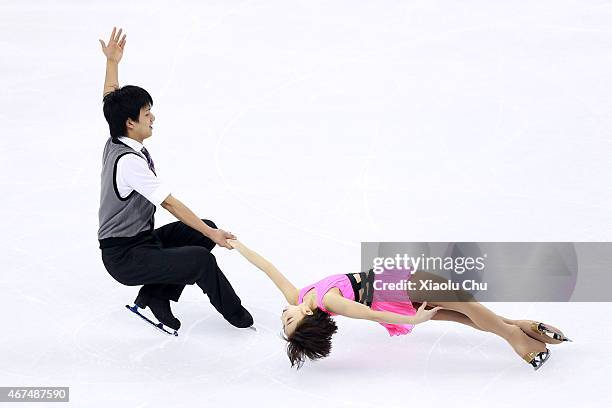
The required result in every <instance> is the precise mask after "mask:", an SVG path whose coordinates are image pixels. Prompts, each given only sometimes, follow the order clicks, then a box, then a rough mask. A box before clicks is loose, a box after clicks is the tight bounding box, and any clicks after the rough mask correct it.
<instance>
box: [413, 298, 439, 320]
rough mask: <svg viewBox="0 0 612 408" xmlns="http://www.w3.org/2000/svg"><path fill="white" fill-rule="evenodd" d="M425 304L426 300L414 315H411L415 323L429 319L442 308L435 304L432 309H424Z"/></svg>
mask: <svg viewBox="0 0 612 408" xmlns="http://www.w3.org/2000/svg"><path fill="white" fill-rule="evenodd" d="M425 306H427V302H423V304H422V305H421V307H419V309H418V310H417V313H416V315H414V316H413V318H414V319H415V320H416V324H418V323H423V322H426V321H428V320H431V319H432V318H433V317H434V316H435V314H436V313H437V312H438V310H440V309H444V308H443V307H440V306H436V307H434V308H433V309H429V310H426V309H425Z"/></svg>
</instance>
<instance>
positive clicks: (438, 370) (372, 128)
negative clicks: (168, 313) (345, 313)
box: [0, 0, 612, 408]
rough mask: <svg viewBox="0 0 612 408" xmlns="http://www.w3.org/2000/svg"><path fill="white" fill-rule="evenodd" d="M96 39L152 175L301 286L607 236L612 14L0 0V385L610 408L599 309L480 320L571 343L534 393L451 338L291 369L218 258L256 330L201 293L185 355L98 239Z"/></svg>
mask: <svg viewBox="0 0 612 408" xmlns="http://www.w3.org/2000/svg"><path fill="white" fill-rule="evenodd" d="M113 25H117V26H121V27H123V28H124V29H125V30H126V31H127V33H128V38H127V46H126V50H125V54H124V57H123V60H122V62H121V66H120V82H121V84H135V85H140V86H142V87H144V88H146V89H147V90H149V91H150V92H151V94H152V95H153V99H154V107H153V112H154V113H155V115H156V116H157V120H156V122H155V129H154V135H153V137H152V138H151V139H149V140H147V141H146V143H145V144H146V145H147V147H148V149H149V151H150V152H151V154H152V156H153V158H154V160H155V163H156V167H157V169H158V174H160V177H161V178H162V179H164V181H166V182H167V183H168V184H170V185H171V186H172V192H173V194H174V195H175V196H176V197H178V198H179V199H181V200H182V201H184V202H185V203H186V204H187V205H188V206H189V207H191V208H192V209H193V210H195V212H196V213H197V214H198V215H200V216H201V217H205V218H210V219H212V220H214V221H215V222H216V223H217V224H218V225H219V226H221V227H222V228H225V229H228V230H230V231H233V232H235V233H236V234H237V235H238V236H239V237H240V238H241V239H242V240H243V241H244V242H245V243H247V244H249V245H250V246H252V247H253V248H254V249H256V250H257V251H259V252H261V253H262V254H263V255H265V256H267V257H268V258H269V259H270V260H271V261H272V262H274V263H275V264H276V265H277V266H278V267H279V269H281V270H282V271H283V272H285V273H286V275H288V277H290V279H292V280H293V281H294V283H295V284H296V285H298V286H302V285H305V284H307V283H310V282H312V281H315V280H317V279H319V278H321V277H323V276H325V275H328V274H333V273H348V272H354V271H358V270H359V268H360V264H359V263H360V257H359V253H360V242H361V241H419V242H420V241H425V242H427V241H609V240H610V238H611V237H612V234H611V231H612V229H611V227H612V212H611V211H610V208H611V207H612V189H611V188H610V184H611V183H610V176H611V175H612V159H611V155H610V152H611V150H612V142H611V137H610V132H611V129H612V126H611V125H612V123H611V122H612V121H611V116H610V108H611V107H612V106H611V100H612V76H610V72H612V53H611V51H612V50H611V48H612V35H611V34H612V29H611V27H612V2H609V1H565V0H562V1H548V0H547V1H544V0H543V1H537V2H531V1H506V2H501V1H500V2H491V1H462V2H454V1H405V2H403V1H376V2H373V1H372V2H366V1H330V2H323V1H279V0H277V1H259V2H257V1H202V2H196V1H193V2H187V1H148V2H129V3H128V4H126V3H125V2H119V1H113V0H109V1H87V2H86V1H56V2H46V1H27V2H21V1H7V0H4V1H0V27H1V35H0V50H1V54H2V63H1V64H0V87H1V88H2V93H1V94H0V106H1V109H0V127H1V137H2V141H3V143H2V149H1V150H0V170H1V171H0V186H1V187H2V189H3V191H4V194H3V199H2V204H1V205H2V207H1V209H2V211H0V222H1V225H2V234H1V235H0V243H1V245H2V251H0V266H1V268H0V270H1V275H0V316H1V320H2V324H3V327H4V330H3V334H2V336H0V386H69V387H70V401H71V402H70V403H69V404H67V405H69V406H74V407H111V406H114V407H141V408H142V407H192V406H201V407H213V406H232V407H234V406H235V407H247V406H248V407H251V406H287V407H313V406H335V407H374V406H376V407H406V406H411V407H416V406H421V407H422V406H427V407H444V406H453V407H454V406H469V407H472V408H475V407H516V406H536V405H537V406H542V405H546V406H557V407H559V406H564V407H575V406H588V407H609V406H611V405H612V397H611V396H610V392H609V376H610V372H611V369H612V354H611V352H610V347H611V346H612V340H610V337H608V334H607V332H608V330H609V328H610V312H612V306H611V304H610V303H554V304H553V303H504V304H499V303H497V304H488V306H490V307H491V308H492V309H493V310H494V311H496V312H497V313H498V314H502V315H505V316H508V317H511V318H530V319H538V320H543V321H546V322H549V323H551V324H554V325H556V326H558V327H560V328H562V329H563V330H564V331H565V333H566V334H567V335H568V336H570V337H572V338H573V339H574V340H575V342H574V343H570V344H563V345H558V346H551V350H552V357H551V359H550V361H549V362H548V363H547V364H546V365H545V366H544V367H543V368H542V369H541V370H540V371H538V372H536V373H534V372H533V370H532V369H531V368H530V367H529V366H527V365H526V364H525V363H524V362H522V361H521V360H520V359H519V358H518V357H517V356H516V355H515V354H514V352H513V351H512V350H511V348H510V347H509V346H508V345H507V344H506V343H505V342H504V341H503V340H501V339H499V338H497V337H495V336H493V335H491V334H488V333H483V332H478V331H475V330H473V329H470V328H467V327H465V326H460V325H457V324H453V323H447V322H429V323H425V324H422V325H419V326H417V327H416V328H415V330H414V332H413V333H412V334H411V335H409V336H403V337H396V338H389V337H388V335H387V334H386V332H385V330H384V329H383V328H381V327H380V326H379V325H377V324H375V323H371V322H364V321H349V320H348V319H343V318H338V319H337V322H338V325H339V327H340V330H339V333H338V334H337V335H336V336H335V342H334V348H333V351H332V354H331V356H330V357H329V358H327V359H325V360H323V361H320V362H317V363H312V364H306V365H305V367H304V368H303V369H302V370H300V371H299V372H296V371H295V370H291V369H290V367H289V364H288V360H287V357H286V356H285V355H284V351H283V343H284V342H283V340H282V339H281V338H280V328H281V327H280V322H279V316H280V310H281V308H282V307H283V302H282V298H281V296H280V295H279V294H277V293H276V291H275V289H274V287H273V285H272V284H271V283H269V282H268V281H267V280H266V278H265V276H264V275H263V274H262V273H261V272H259V271H257V270H255V269H254V268H253V267H251V266H250V265H249V264H247V263H246V261H245V260H244V259H242V258H241V257H239V255H238V254H237V253H234V252H230V251H227V250H220V249H216V250H215V252H214V253H215V254H216V256H217V259H218V261H219V264H220V265H221V267H222V269H223V270H224V271H225V272H226V274H227V276H228V277H229V279H230V280H231V282H232V283H233V285H234V287H235V288H236V290H237V292H238V293H239V294H240V296H241V298H242V300H243V303H244V304H245V305H246V306H247V308H249V309H250V311H251V312H252V313H253V315H254V317H255V320H256V327H257V332H254V331H251V330H242V331H241V330H238V329H234V328H233V327H231V326H229V325H228V324H227V323H226V322H225V321H224V320H223V319H222V318H221V317H220V316H219V315H218V314H217V313H216V312H215V311H214V310H213V308H212V307H211V306H210V304H209V303H208V300H207V298H206V297H205V296H203V295H202V294H201V291H200V290H199V288H197V287H188V288H187V289H186V290H185V292H184V294H183V297H182V298H181V301H180V302H179V303H178V304H176V305H175V306H174V311H175V313H176V315H177V316H178V317H179V318H180V319H181V320H182V322H183V328H182V329H181V334H180V336H179V337H178V338H171V337H165V336H164V335H162V334H161V333H158V332H156V331H154V330H153V329H152V328H150V327H149V326H146V325H145V324H143V323H141V322H140V321H139V320H137V318H136V317H134V316H132V315H131V314H129V313H128V312H127V311H126V310H125V308H124V305H125V304H126V303H128V302H131V301H132V300H133V298H134V297H135V294H136V289H135V288H129V287H124V286H121V285H120V284H118V283H117V282H115V281H114V280H113V279H112V278H111V277H110V275H108V273H107V272H106V271H105V269H104V266H103V265H102V262H101V259H100V251H99V249H98V247H97V237H96V231H97V227H98V220H97V210H98V200H99V173H100V169H101V152H102V147H103V145H104V142H105V139H106V137H107V135H108V128H107V126H106V123H105V121H104V118H103V115H102V105H101V93H102V84H103V76H104V64H105V61H104V57H103V55H102V52H101V50H100V45H99V43H98V41H97V40H98V38H102V39H104V40H106V39H107V38H108V35H109V32H110V29H111V28H112V26H113ZM171 221H173V219H172V216H171V215H170V214H169V213H167V212H165V211H164V210H163V209H161V208H160V209H159V210H158V216H157V225H158V226H160V225H163V224H165V223H168V222H171ZM605 267H609V266H605ZM7 405H8V404H7ZM28 405H31V406H34V407H40V406H43V405H44V404H25V403H24V404H22V405H19V406H20V407H22V406H23V407H25V406H28ZM53 406H63V405H62V404H54V405H53Z"/></svg>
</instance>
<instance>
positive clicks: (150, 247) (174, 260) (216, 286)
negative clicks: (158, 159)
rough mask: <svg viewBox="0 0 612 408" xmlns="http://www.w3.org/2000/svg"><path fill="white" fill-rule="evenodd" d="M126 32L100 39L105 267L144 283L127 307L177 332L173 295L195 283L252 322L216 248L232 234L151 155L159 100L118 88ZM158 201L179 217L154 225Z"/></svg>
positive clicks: (220, 307)
mask: <svg viewBox="0 0 612 408" xmlns="http://www.w3.org/2000/svg"><path fill="white" fill-rule="evenodd" d="M121 32H122V30H121V29H120V30H119V31H118V32H117V31H116V29H115V28H113V31H112V33H111V36H110V39H109V40H108V44H105V43H104V41H102V40H100V44H101V45H102V52H103V53H104V55H105V56H106V76H105V81H104V93H103V95H104V108H103V111H104V117H105V118H106V121H107V122H108V126H109V129H110V138H109V139H108V140H107V141H106V145H105V146H104V153H103V162H102V183H101V191H100V210H99V214H98V216H99V221H100V228H99V230H98V240H99V241H100V249H101V250H102V261H103V262H104V266H105V267H106V269H107V271H108V272H109V273H110V275H111V276H112V277H113V278H114V279H116V280H117V281H118V282H120V283H122V284H124V285H130V286H132V285H143V286H142V288H141V289H140V291H139V293H138V296H137V298H136V300H135V306H133V307H129V306H128V308H129V309H130V310H132V311H133V312H135V313H137V314H139V315H141V314H140V312H139V311H138V308H141V309H145V308H146V307H148V308H149V309H150V311H151V312H152V313H153V315H154V316H155V318H157V320H159V322H160V323H161V324H163V325H164V326H167V327H169V328H171V329H174V333H173V334H175V335H177V332H176V331H177V330H178V329H179V327H180V325H181V323H180V321H179V320H178V319H177V318H176V317H174V315H173V314H172V311H171V309H170V300H173V301H175V302H176V301H178V299H179V297H180V295H181V292H182V291H183V288H184V287H185V285H186V284H193V283H196V284H197V285H198V286H199V287H200V288H202V290H203V291H204V293H206V294H207V295H208V297H209V298H210V302H211V303H212V305H213V306H214V307H215V308H216V309H217V311H218V312H219V313H221V315H222V316H223V317H224V318H225V319H226V320H227V321H228V322H229V323H231V324H232V325H234V326H236V327H240V328H245V327H249V326H251V325H252V324H253V318H252V317H251V315H250V313H249V312H248V311H247V310H246V309H245V308H244V307H243V306H242V305H241V302H240V298H239V297H238V296H237V295H236V293H235V292H234V289H233V288H232V286H231V284H230V283H229V281H228V280H227V279H226V277H225V275H224V274H223V272H221V270H220V269H219V267H218V265H217V262H216V260H215V257H214V255H212V254H211V252H210V251H211V250H212V249H213V247H214V246H215V244H217V245H220V246H222V247H225V248H228V249H231V246H230V245H229V243H228V242H227V239H234V238H235V237H234V235H232V234H231V233H228V232H226V231H223V230H222V229H217V226H216V225H215V224H214V223H213V222H212V221H209V220H201V219H200V218H198V217H197V216H196V215H195V214H194V213H193V212H192V211H191V210H190V209H189V208H187V206H185V205H184V204H183V203H181V202H180V201H179V200H178V199H176V198H175V197H173V196H172V195H171V194H170V190H169V188H168V186H166V185H165V184H164V183H162V182H161V181H160V180H159V179H158V178H157V175H156V171H155V165H154V163H153V159H152V158H151V155H150V154H149V152H148V151H147V149H146V148H145V147H144V146H143V141H144V140H145V139H147V138H149V137H151V134H152V132H153V122H154V121H155V116H154V115H153V113H152V112H151V107H152V106H153V99H152V98H151V95H149V93H148V92H147V91H145V90H144V89H142V88H140V87H137V86H131V85H127V86H124V87H121V88H120V87H119V78H118V76H119V74H118V66H119V61H121V57H122V56H123V50H124V47H125V43H126V36H125V34H124V35H123V37H122V36H121ZM157 205H161V206H162V207H163V208H165V209H166V210H168V211H170V212H171V213H172V214H173V215H174V216H175V217H176V218H177V219H179V220H180V221H178V222H174V223H171V224H168V225H164V226H163V227H161V228H157V229H154V213H155V210H156V206H157ZM141 316H143V315H141ZM143 317H144V316H143ZM145 320H147V321H149V323H152V324H154V325H156V326H157V327H159V328H160V329H162V330H164V331H166V332H167V333H170V332H168V331H167V330H166V329H164V327H163V326H161V325H159V324H156V323H154V322H152V321H151V320H150V319H147V318H145Z"/></svg>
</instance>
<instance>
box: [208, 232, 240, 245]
mask: <svg viewBox="0 0 612 408" xmlns="http://www.w3.org/2000/svg"><path fill="white" fill-rule="evenodd" d="M208 238H210V239H212V240H213V241H214V243H215V244H217V245H219V246H222V247H224V248H227V249H232V246H231V245H230V243H229V242H227V240H228V239H236V236H235V235H234V234H232V233H231V232H227V231H223V230H222V229H213V230H212V231H211V232H210V233H209V235H208Z"/></svg>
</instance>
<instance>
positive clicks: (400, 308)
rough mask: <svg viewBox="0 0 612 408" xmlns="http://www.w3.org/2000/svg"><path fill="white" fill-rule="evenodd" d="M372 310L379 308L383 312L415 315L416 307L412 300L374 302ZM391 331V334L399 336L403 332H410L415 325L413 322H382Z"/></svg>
mask: <svg viewBox="0 0 612 408" xmlns="http://www.w3.org/2000/svg"><path fill="white" fill-rule="evenodd" d="M370 308H371V309H372V310H378V311H381V312H393V313H397V314H401V315H405V316H414V315H415V314H416V312H417V311H416V309H415V308H414V307H413V306H412V303H411V302H410V300H408V301H407V302H373V303H372V306H370ZM380 325H381V326H384V328H385V329H387V331H388V332H389V336H399V335H402V334H408V333H410V332H411V331H412V328H413V327H414V325H413V324H391V323H380Z"/></svg>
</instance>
